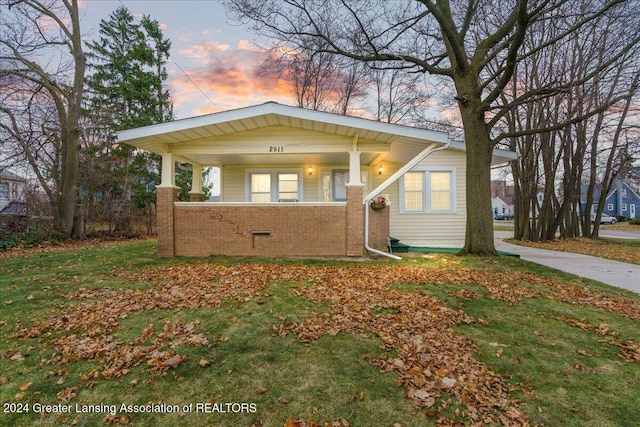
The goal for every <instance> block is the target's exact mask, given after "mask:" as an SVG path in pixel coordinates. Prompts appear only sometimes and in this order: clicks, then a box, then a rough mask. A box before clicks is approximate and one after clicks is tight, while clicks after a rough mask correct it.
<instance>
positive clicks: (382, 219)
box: [367, 206, 391, 252]
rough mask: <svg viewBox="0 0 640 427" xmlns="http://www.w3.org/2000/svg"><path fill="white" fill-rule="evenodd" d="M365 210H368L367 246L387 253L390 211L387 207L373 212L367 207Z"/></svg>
mask: <svg viewBox="0 0 640 427" xmlns="http://www.w3.org/2000/svg"><path fill="white" fill-rule="evenodd" d="M367 209H369V246H370V247H372V248H374V249H378V250H379V251H384V252H388V248H387V244H388V243H389V240H388V239H389V214H390V211H391V209H389V207H388V206H387V207H386V208H385V209H381V210H378V211H374V210H373V209H371V207H369V206H367Z"/></svg>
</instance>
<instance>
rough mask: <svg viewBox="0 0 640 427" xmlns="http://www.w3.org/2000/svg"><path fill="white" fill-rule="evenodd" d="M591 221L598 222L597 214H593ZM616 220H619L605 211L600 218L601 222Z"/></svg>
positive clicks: (611, 222) (612, 222) (614, 221)
mask: <svg viewBox="0 0 640 427" xmlns="http://www.w3.org/2000/svg"><path fill="white" fill-rule="evenodd" d="M591 222H596V214H591ZM616 222H618V221H617V220H616V219H615V218H614V217H612V216H611V215H607V214H606V213H603V214H602V217H601V218H600V224H615V223H616Z"/></svg>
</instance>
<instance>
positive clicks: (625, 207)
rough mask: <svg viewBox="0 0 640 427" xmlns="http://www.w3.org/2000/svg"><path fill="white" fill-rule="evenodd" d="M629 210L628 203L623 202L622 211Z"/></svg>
mask: <svg viewBox="0 0 640 427" xmlns="http://www.w3.org/2000/svg"><path fill="white" fill-rule="evenodd" d="M626 211H627V204H626V203H623V204H622V212H626Z"/></svg>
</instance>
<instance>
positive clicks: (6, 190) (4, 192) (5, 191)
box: [0, 182, 9, 199]
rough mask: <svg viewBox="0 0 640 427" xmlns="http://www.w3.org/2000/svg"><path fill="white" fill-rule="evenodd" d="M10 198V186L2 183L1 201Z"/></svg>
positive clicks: (0, 190)
mask: <svg viewBox="0 0 640 427" xmlns="http://www.w3.org/2000/svg"><path fill="white" fill-rule="evenodd" d="M8 198H9V186H8V185H7V184H5V183H3V182H0V199H8Z"/></svg>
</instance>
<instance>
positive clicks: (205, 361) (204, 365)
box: [198, 359, 211, 368]
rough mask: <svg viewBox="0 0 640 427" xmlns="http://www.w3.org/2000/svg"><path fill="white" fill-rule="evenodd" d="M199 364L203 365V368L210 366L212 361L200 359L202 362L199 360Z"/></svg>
mask: <svg viewBox="0 0 640 427" xmlns="http://www.w3.org/2000/svg"><path fill="white" fill-rule="evenodd" d="M198 364H199V365H200V366H202V367H203V368H206V367H207V366H209V365H210V364H211V362H210V361H208V360H207V359H200V362H198Z"/></svg>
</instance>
